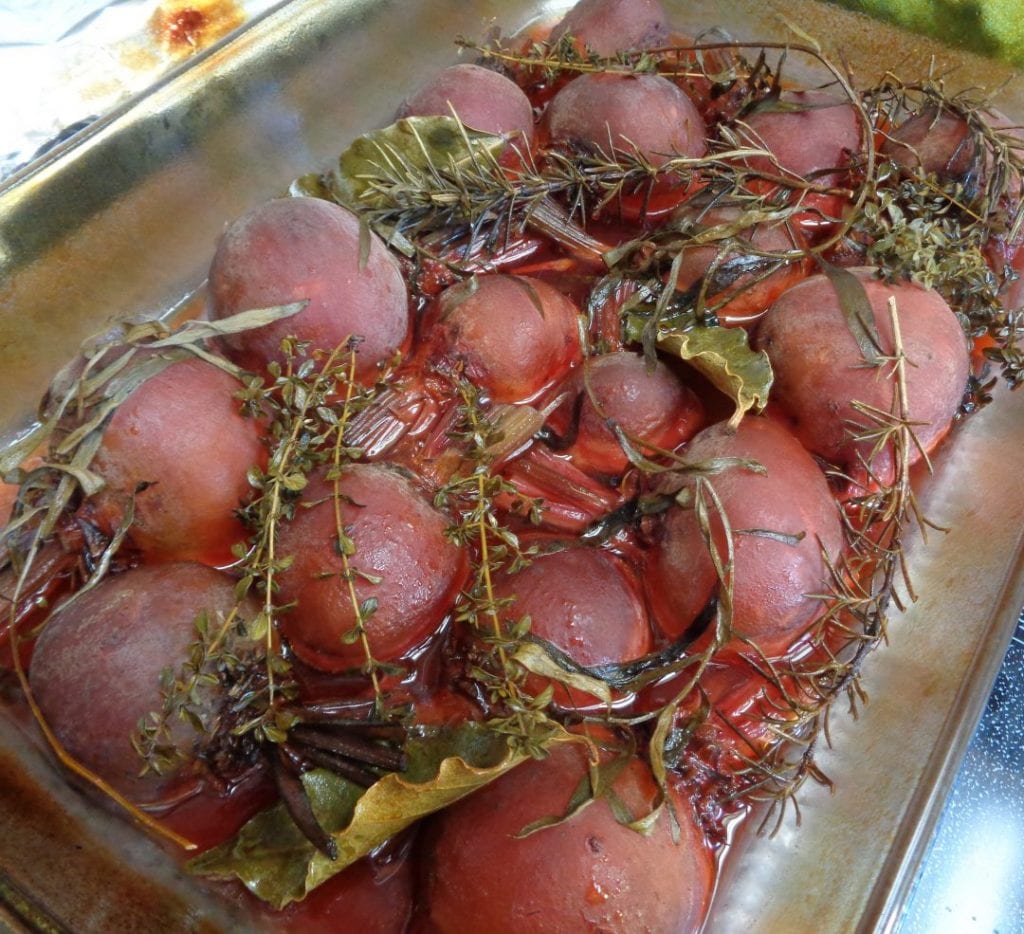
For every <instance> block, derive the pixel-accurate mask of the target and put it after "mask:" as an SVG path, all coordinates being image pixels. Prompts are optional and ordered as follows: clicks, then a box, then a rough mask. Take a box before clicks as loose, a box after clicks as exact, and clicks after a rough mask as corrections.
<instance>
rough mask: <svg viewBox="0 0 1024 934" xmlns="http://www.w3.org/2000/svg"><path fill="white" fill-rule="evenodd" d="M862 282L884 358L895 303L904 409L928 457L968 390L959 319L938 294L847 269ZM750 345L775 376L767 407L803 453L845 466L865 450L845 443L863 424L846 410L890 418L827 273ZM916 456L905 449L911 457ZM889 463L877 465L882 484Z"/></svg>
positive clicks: (779, 306) (780, 307)
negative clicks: (852, 426) (859, 406)
mask: <svg viewBox="0 0 1024 934" xmlns="http://www.w3.org/2000/svg"><path fill="white" fill-rule="evenodd" d="M851 271H852V272H853V273H854V274H855V275H856V276H858V278H860V280H861V281H862V282H863V283H864V288H865V289H866V290H867V295H868V299H869V300H870V302H871V307H872V311H873V312H874V321H875V326H876V327H877V329H878V333H879V336H880V339H881V342H882V349H883V351H884V352H885V353H886V354H890V353H892V351H893V333H892V323H891V320H890V317H889V298H890V296H892V297H894V298H895V299H896V306H897V312H898V315H899V323H900V333H901V335H902V340H903V350H904V353H905V354H906V357H907V361H908V366H907V367H906V368H905V374H906V386H907V397H908V409H909V417H910V421H911V423H912V424H913V431H914V435H915V437H916V438H917V440H918V442H919V443H920V444H921V445H922V447H923V448H924V449H925V450H926V451H927V450H930V449H932V448H933V447H934V446H935V444H936V443H937V442H938V441H939V440H940V439H941V438H942V437H943V436H944V435H945V433H946V431H947V430H948V428H949V425H950V422H951V420H952V418H953V416H954V415H955V414H956V411H957V408H958V406H959V404H960V400H961V398H962V396H963V393H964V390H965V388H966V385H967V376H968V368H969V356H968V352H967V342H966V339H965V337H964V333H963V330H962V329H961V327H960V323H959V322H958V321H957V319H956V316H955V315H954V314H953V312H952V311H950V309H949V306H948V305H947V304H946V302H945V301H944V300H943V299H942V297H941V296H939V295H938V293H936V292H934V291H931V290H928V289H924V288H922V287H921V286H918V285H915V284H913V283H897V284H893V285H889V284H887V283H884V282H882V281H881V280H879V279H877V278H875V277H874V275H873V270H870V269H866V268H857V269H853V270H851ZM755 345H756V346H757V347H758V349H761V350H764V351H765V352H766V353H767V354H768V357H769V358H770V360H771V362H772V368H773V369H774V371H775V384H774V386H773V387H772V394H773V399H774V400H775V401H776V402H779V403H781V404H782V405H783V406H784V407H785V409H786V411H787V412H788V414H789V415H790V417H791V419H792V424H793V428H794V431H795V432H796V435H797V437H799V438H800V440H801V441H802V442H803V444H804V446H805V447H807V448H808V450H811V451H814V452H815V453H816V454H820V455H821V456H822V457H825V458H827V459H828V460H830V461H833V462H837V463H839V464H841V465H844V466H847V467H853V466H856V463H857V454H858V452H859V453H860V454H861V455H863V456H867V454H868V452H869V450H870V446H871V445H870V444H869V443H867V442H863V443H861V444H860V445H857V444H855V443H854V442H852V441H851V440H850V436H849V421H851V420H853V421H855V422H859V423H862V424H863V423H864V422H865V417H864V416H863V415H858V414H857V413H856V412H855V411H854V410H853V409H852V408H851V406H850V403H851V402H852V401H855V400H856V401H860V402H863V403H867V404H869V405H872V406H875V407H876V408H879V409H882V410H883V411H885V412H889V411H892V406H893V392H894V382H893V380H892V379H889V378H886V376H885V373H886V372H888V370H883V372H882V373H881V374H880V373H879V371H878V370H876V369H874V368H871V367H866V366H865V365H864V355H863V352H862V351H861V349H860V345H859V344H858V343H857V341H856V338H855V337H854V336H853V333H852V332H851V331H850V328H849V325H848V324H847V321H846V316H845V315H844V313H843V311H842V308H841V305H840V302H839V299H838V297H837V295H836V293H835V289H834V288H833V287H832V284H831V282H830V281H829V279H828V278H827V277H826V276H825V275H816V276H812V277H811V278H810V279H806V280H804V281H803V282H801V283H800V284H799V285H796V286H794V287H793V288H791V289H789V290H788V291H787V292H785V293H784V294H783V295H782V297H781V298H779V300H778V301H777V302H776V303H775V304H774V305H773V306H772V307H771V308H770V309H769V311H768V314H766V315H765V317H764V318H762V319H761V322H760V325H759V327H758V330H757V334H756V338H755ZM917 456H918V452H917V451H916V449H915V450H912V459H916V458H917ZM889 460H890V459H889V458H887V457H883V458H881V459H879V460H878V461H877V462H876V465H875V466H876V469H877V470H878V471H880V473H881V477H880V479H882V480H885V479H886V478H887V472H888V471H889V469H890V466H891V465H890V464H889Z"/></svg>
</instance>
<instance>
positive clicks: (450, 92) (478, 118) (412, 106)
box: [397, 63, 533, 145]
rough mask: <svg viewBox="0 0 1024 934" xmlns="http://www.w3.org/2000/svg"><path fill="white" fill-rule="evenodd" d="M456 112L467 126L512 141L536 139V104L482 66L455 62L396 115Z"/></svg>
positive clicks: (516, 87)
mask: <svg viewBox="0 0 1024 934" xmlns="http://www.w3.org/2000/svg"><path fill="white" fill-rule="evenodd" d="M453 110H454V111H455V113H456V115H457V116H458V118H459V119H460V120H461V121H462V122H463V123H464V124H465V125H466V126H468V127H471V128H472V129H474V130H481V131H483V132H484V133H495V134H497V135H499V136H509V137H510V138H511V140H512V142H513V143H519V144H520V145H521V144H522V143H523V142H526V143H527V144H529V143H530V141H531V140H532V139H533V106H532V105H531V104H530V101H529V99H528V98H527V96H526V95H525V94H524V93H523V92H522V91H521V90H520V89H519V86H518V85H517V84H516V83H515V82H514V81H511V80H509V79H508V78H506V77H505V76H504V75H502V74H499V73H498V72H496V71H491V70H490V69H489V68H481V67H480V66H479V65H470V64H466V63H463V64H461V65H452V66H451V67H450V68H445V69H444V71H442V72H440V73H439V74H437V75H435V76H434V77H433V78H432V79H431V80H430V81H428V82H427V83H426V84H425V85H423V87H421V88H420V89H419V90H417V91H415V92H414V93H413V94H412V95H410V96H409V97H407V98H406V99H405V101H403V102H402V106H401V107H399V108H398V114H397V116H398V117H399V118H401V117H432V116H445V117H449V116H451V114H452V111H453Z"/></svg>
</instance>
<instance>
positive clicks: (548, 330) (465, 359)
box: [426, 275, 582, 402]
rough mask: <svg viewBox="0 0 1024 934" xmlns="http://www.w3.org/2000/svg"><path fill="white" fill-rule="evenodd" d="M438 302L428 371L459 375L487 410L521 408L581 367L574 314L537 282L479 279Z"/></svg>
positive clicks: (567, 303) (553, 292) (572, 308)
mask: <svg viewBox="0 0 1024 934" xmlns="http://www.w3.org/2000/svg"><path fill="white" fill-rule="evenodd" d="M438 302H439V307H440V317H439V320H438V321H437V322H436V325H435V326H434V328H433V329H432V332H431V333H430V334H428V335H427V337H426V339H427V341H428V342H429V344H430V345H431V347H432V348H436V349H435V350H434V351H433V352H432V354H431V363H432V364H433V365H436V366H438V367H440V368H441V369H445V370H450V371H454V372H462V373H464V375H465V376H466V377H467V378H468V379H469V380H471V381H472V382H473V383H474V384H476V385H477V386H479V387H481V388H482V389H484V390H485V391H486V392H487V394H488V396H489V397H490V398H491V399H492V400H493V401H494V402H525V401H528V400H530V399H532V398H533V397H534V396H536V395H537V394H538V393H539V392H541V391H542V390H543V389H545V388H547V387H548V386H550V385H552V384H553V383H555V382H557V381H558V380H559V379H561V378H562V377H563V376H565V375H566V373H568V372H569V369H570V368H571V367H572V366H573V365H574V364H575V363H577V362H578V361H579V360H580V359H581V356H582V352H581V350H580V341H579V333H578V330H577V325H576V314H577V311H576V306H575V305H574V304H573V303H572V302H571V301H570V300H569V299H568V298H566V296H564V295H562V293H561V292H559V291H558V290H557V289H555V288H554V287H552V286H550V285H548V283H546V282H542V281H541V280H539V279H532V278H529V277H527V276H501V275H493V276H484V277H481V278H480V279H479V280H478V282H477V286H476V288H475V290H474V291H469V290H467V289H466V288H465V286H463V285H458V286H453V287H452V288H450V289H448V290H447V291H446V292H444V293H442V294H441V296H440V297H439V298H438ZM538 303H539V305H540V308H538Z"/></svg>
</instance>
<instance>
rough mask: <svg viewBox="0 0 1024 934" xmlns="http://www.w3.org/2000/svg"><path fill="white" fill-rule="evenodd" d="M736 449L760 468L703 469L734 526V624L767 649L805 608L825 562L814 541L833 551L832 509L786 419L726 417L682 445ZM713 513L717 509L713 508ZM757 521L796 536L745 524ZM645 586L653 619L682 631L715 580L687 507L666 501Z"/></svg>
mask: <svg viewBox="0 0 1024 934" xmlns="http://www.w3.org/2000/svg"><path fill="white" fill-rule="evenodd" d="M715 457H740V458H745V459H749V460H753V461H756V462H758V463H759V464H761V465H762V466H763V467H764V468H765V469H766V470H767V475H766V476H762V475H759V474H757V473H754V471H752V470H749V469H746V468H742V467H736V468H730V469H728V470H725V471H723V472H722V473H720V474H717V475H715V476H713V477H711V483H712V485H713V487H714V489H715V491H716V492H717V494H718V496H719V498H720V499H721V502H722V508H723V510H724V512H725V515H726V516H727V517H728V520H729V525H730V528H731V529H732V530H733V545H734V549H735V552H734V575H733V579H734V584H733V598H734V608H733V628H734V630H735V632H736V633H737V634H738V635H743V636H748V637H750V638H752V639H755V640H756V641H758V642H759V643H760V644H761V645H762V647H763V648H764V649H765V650H766V651H773V652H774V651H776V650H784V649H785V648H786V647H787V644H788V641H789V640H790V639H791V638H792V637H793V636H794V635H795V634H797V633H798V632H799V630H800V629H801V628H802V627H803V626H805V625H806V624H807V623H809V622H810V620H811V619H812V618H813V616H814V614H815V613H816V612H817V611H818V610H819V609H820V607H821V601H820V600H816V599H813V598H811V597H808V596H805V595H808V594H821V593H823V592H825V590H826V587H827V585H828V582H829V579H830V578H829V571H828V568H827V566H826V564H825V562H824V560H823V559H822V556H821V549H822V548H824V549H825V550H826V552H827V553H828V554H829V555H830V556H831V557H832V558H833V559H834V558H836V557H837V556H838V554H839V552H840V550H841V549H842V546H843V534H842V526H841V522H840V516H839V509H838V506H837V505H836V502H835V500H834V498H833V496H832V494H831V492H830V490H829V488H828V484H827V483H826V480H825V475H824V474H823V473H822V471H821V468H820V467H819V466H818V465H817V463H816V462H815V461H814V459H813V458H812V457H811V455H810V454H808V453H807V451H806V450H804V448H803V446H802V445H801V444H800V442H799V441H797V440H796V438H794V437H793V436H792V435H791V434H790V433H789V432H788V431H787V430H786V429H785V428H784V427H782V426H781V425H779V424H776V423H775V422H774V421H770V420H768V419H766V418H758V417H756V416H747V417H746V418H745V419H744V420H743V422H742V423H741V424H740V427H739V429H738V430H737V431H735V432H734V431H733V430H732V429H730V428H729V426H728V425H727V424H725V423H720V424H717V425H713V426H712V427H710V428H707V429H705V430H704V431H702V432H701V433H700V434H699V435H697V437H695V438H694V439H693V441H692V442H690V445H689V447H688V448H687V449H686V458H687V460H689V461H691V462H694V463H697V462H701V461H706V460H709V459H711V458H715ZM711 514H712V516H714V515H715V513H714V509H713V508H712V509H711ZM712 522H713V528H714V530H715V542H716V544H717V547H718V549H719V552H720V553H721V554H722V555H725V547H726V543H725V536H724V533H723V530H722V526H721V523H720V522H719V521H715V520H714V519H713V520H712ZM743 529H761V530H768V531H772V532H779V533H782V534H784V535H792V536H797V535H800V534H801V533H803V536H804V537H803V539H802V540H801V541H799V542H798V543H796V544H791V543H789V542H784V541H778V540H776V539H773V538H770V537H767V536H763V535H753V534H749V533H747V534H744V533H743V532H742V531H739V530H743ZM645 581H646V582H647V583H648V596H649V599H650V604H651V609H652V612H653V614H654V616H655V619H656V620H657V622H658V623H659V625H660V626H661V628H662V630H663V631H664V632H665V633H666V634H667V635H669V636H672V637H674V636H678V635H680V634H681V633H683V632H684V631H685V630H686V629H687V628H688V627H689V626H690V624H691V623H692V622H693V620H694V619H695V618H696V617H697V615H698V614H699V613H700V611H701V610H702V609H703V608H704V606H705V604H706V603H707V601H708V599H709V598H710V596H711V594H712V591H713V590H714V587H715V585H716V583H717V577H716V575H715V570H714V567H713V565H712V563H711V557H710V555H709V553H708V549H707V546H706V545H705V542H704V539H703V537H702V535H701V532H700V527H699V525H698V522H697V519H696V516H695V513H694V511H693V510H692V509H683V508H673V509H671V510H670V511H669V512H668V513H667V515H666V518H665V523H664V529H663V531H662V537H661V540H660V542H658V544H657V546H656V547H655V548H654V549H653V552H652V555H651V558H650V565H649V567H648V573H647V574H646V575H645Z"/></svg>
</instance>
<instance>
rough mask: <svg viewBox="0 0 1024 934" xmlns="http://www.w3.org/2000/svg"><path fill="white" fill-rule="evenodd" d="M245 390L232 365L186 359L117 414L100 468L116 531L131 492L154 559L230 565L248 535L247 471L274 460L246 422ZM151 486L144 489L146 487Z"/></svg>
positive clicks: (103, 509) (100, 503)
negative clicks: (238, 513) (244, 512)
mask: <svg viewBox="0 0 1024 934" xmlns="http://www.w3.org/2000/svg"><path fill="white" fill-rule="evenodd" d="M240 388H241V386H240V384H239V383H238V381H237V380H236V379H234V378H233V377H231V376H229V375H228V374H227V373H225V372H224V371H223V370H220V369H218V368H217V367H215V366H213V365H211V364H209V363H206V362H205V361H203V360H199V359H190V360H182V361H180V362H177V363H173V364H171V365H170V366H168V367H167V368H166V369H164V370H163V371H161V372H160V373H158V374H157V375H156V376H153V377H151V378H150V379H148V380H147V381H146V382H144V383H143V384H142V385H141V386H139V388H138V389H136V390H135V392H133V393H132V394H131V395H130V396H129V397H128V399H127V400H125V401H124V402H123V403H122V404H121V405H120V407H119V408H118V409H117V410H116V412H115V413H114V416H113V418H112V419H111V421H110V424H109V425H108V426H107V429H106V431H105V432H104V435H103V443H102V445H101V447H100V449H99V452H98V453H97V454H96V458H95V460H94V462H93V465H92V468H93V470H94V471H95V472H96V473H98V474H99V475H100V476H101V477H102V478H103V479H104V481H105V482H106V487H105V488H104V489H103V491H102V492H101V493H100V494H99V496H97V497H96V499H95V503H96V514H97V517H98V519H99V522H100V524H101V525H103V526H105V527H106V528H107V530H108V531H113V530H114V529H115V528H116V527H117V526H118V525H119V524H120V523H121V521H122V520H123V518H124V515H125V511H126V510H127V509H128V505H129V502H130V500H131V499H132V497H133V496H134V499H135V521H134V523H133V525H132V528H131V538H132V541H133V542H134V543H135V544H136V545H137V546H138V547H139V548H141V549H142V551H143V552H145V553H146V554H147V555H149V556H150V557H155V558H163V559H175V560H193V561H203V562H205V563H210V564H226V563H228V562H229V561H231V546H232V545H234V544H235V543H236V542H239V541H242V540H243V539H244V538H245V536H246V532H245V529H244V528H243V526H242V524H241V523H240V522H239V521H238V519H237V518H236V517H235V515H234V511H235V510H236V509H238V508H239V506H241V505H242V504H243V502H244V500H245V499H246V498H247V497H248V496H249V495H250V494H251V493H252V489H251V487H250V486H249V483H248V481H247V479H246V472H247V471H248V469H249V468H250V467H252V466H254V465H258V464H262V463H264V462H265V461H266V450H265V448H264V446H263V443H262V440H261V433H262V432H261V426H260V424H259V423H258V421H256V420H255V419H251V418H244V417H243V416H242V414H241V412H240V403H239V401H238V399H236V398H235V393H237V392H238V391H239V389H240ZM140 487H144V488H140Z"/></svg>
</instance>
